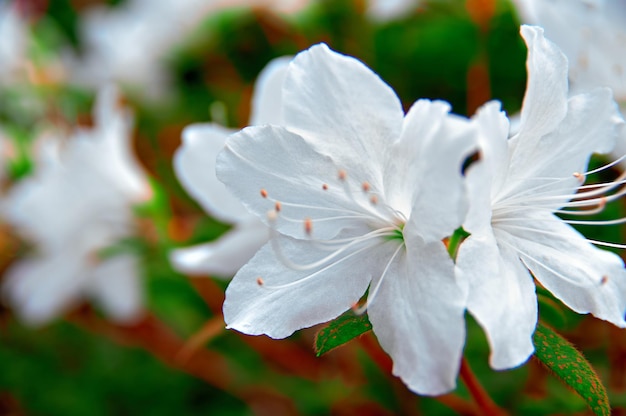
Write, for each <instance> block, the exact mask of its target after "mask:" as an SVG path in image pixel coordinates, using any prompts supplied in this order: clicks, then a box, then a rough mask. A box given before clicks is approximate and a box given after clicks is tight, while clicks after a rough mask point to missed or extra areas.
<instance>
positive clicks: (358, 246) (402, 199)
mask: <svg viewBox="0 0 626 416" xmlns="http://www.w3.org/2000/svg"><path fill="white" fill-rule="evenodd" d="M282 99H283V102H282V103H283V104H282V117H283V119H282V123H281V124H282V126H275V125H270V126H253V127H248V128H246V129H244V130H242V131H241V132H240V133H237V134H235V135H232V136H230V137H229V138H228V140H227V141H226V146H225V148H224V150H223V151H222V152H221V153H220V154H219V156H218V158H217V176H218V178H219V179H220V180H222V181H223V182H224V183H225V184H226V186H227V187H228V188H229V189H230V190H232V191H233V193H234V194H235V195H236V196H238V197H240V198H241V200H242V201H243V202H244V205H245V206H246V207H247V208H248V209H249V210H250V211H252V212H253V213H254V214H255V215H257V216H258V217H260V218H262V219H264V220H265V221H266V222H268V223H269V225H270V226H271V229H272V234H273V235H272V237H271V238H270V242H269V243H267V244H266V245H265V246H263V248H261V250H260V251H259V252H258V253H257V254H256V255H255V256H254V257H253V258H252V259H251V260H250V261H249V262H248V263H247V264H246V265H245V266H243V267H242V268H241V270H240V271H239V272H238V273H237V274H236V275H235V277H234V279H233V280H232V282H231V283H230V285H229V287H228V289H227V291H226V301H225V303H224V319H225V321H226V323H227V325H228V327H229V328H231V329H236V330H238V331H241V332H244V333H246V334H251V335H257V334H266V335H269V336H270V337H273V338H284V337H286V336H289V335H290V334H292V333H293V332H294V331H296V330H298V329H300V328H305V327H309V326H312V325H315V324H319V323H321V322H326V321H328V320H331V319H334V318H336V317H337V316H339V315H340V314H341V313H343V312H345V311H346V310H348V309H349V308H350V307H351V306H354V307H355V308H356V309H357V311H361V310H365V309H367V310H368V314H369V318H370V320H371V322H372V325H373V329H374V332H375V334H376V336H377V337H378V339H379V341H380V343H381V345H382V347H383V348H384V349H385V350H386V351H387V352H388V353H389V354H390V355H391V357H392V359H393V361H394V367H393V372H394V374H396V375H398V376H399V377H401V378H402V380H403V381H404V382H405V383H406V384H407V385H408V386H409V388H410V389H412V390H414V391H417V392H419V393H422V394H440V393H444V392H446V391H449V390H451V389H452V388H453V387H454V385H455V380H456V375H457V372H458V369H459V365H460V360H461V353H462V348H463V344H464V339H465V322H464V311H465V300H466V290H465V286H464V284H463V283H462V282H458V281H457V280H456V278H455V275H454V263H453V262H452V260H451V258H450V257H449V255H448V253H447V251H446V247H445V246H444V244H443V243H442V241H441V240H442V239H443V238H444V237H446V236H448V235H450V234H451V233H452V232H453V231H454V229H455V228H457V227H458V226H459V225H460V224H461V222H462V220H463V218H464V216H465V211H466V198H465V188H464V182H463V178H462V175H461V165H462V163H463V161H464V160H465V158H466V157H467V156H468V154H469V153H470V152H471V151H472V150H473V149H474V147H475V145H476V130H475V129H474V128H473V125H472V124H470V123H469V120H466V119H464V118H461V117H457V116H454V115H450V114H449V110H450V107H449V105H448V104H446V103H444V102H440V101H435V102H431V101H428V100H420V101H418V102H416V103H415V104H414V105H413V106H412V107H411V109H410V110H409V112H408V114H406V116H405V114H404V111H403V109H402V105H401V103H400V100H399V99H398V97H397V96H396V95H395V93H394V92H393V90H392V89H391V88H390V87H389V86H388V85H387V84H385V83H384V82H383V81H382V80H381V79H380V78H379V77H378V76H377V75H376V74H374V73H373V72H371V71H370V70H369V69H368V68H367V67H366V66H365V65H363V64H362V63H361V62H359V61H357V60H356V59H353V58H350V57H346V56H343V55H340V54H338V53H335V52H333V51H331V50H330V49H329V48H328V47H326V46H325V45H317V46H313V47H312V48H310V49H309V50H307V51H305V52H302V53H300V54H298V55H297V56H296V57H295V58H294V60H293V61H292V63H291V64H290V65H289V67H288V69H287V74H286V77H285V81H284V83H283V95H282ZM268 212H269V213H268ZM368 287H369V295H368V299H367V301H366V303H364V304H363V305H361V306H357V305H356V304H357V302H359V299H360V298H361V297H362V296H363V295H364V293H365V292H366V291H367V289H368Z"/></svg>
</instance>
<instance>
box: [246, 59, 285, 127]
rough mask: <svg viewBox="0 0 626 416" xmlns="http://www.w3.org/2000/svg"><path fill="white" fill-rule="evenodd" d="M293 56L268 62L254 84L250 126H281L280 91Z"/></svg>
mask: <svg viewBox="0 0 626 416" xmlns="http://www.w3.org/2000/svg"><path fill="white" fill-rule="evenodd" d="M292 59H293V56H282V57H280V58H276V59H273V60H272V61H270V62H269V63H268V64H267V65H266V66H265V68H263V70H262V71H261V73H260V74H259V76H258V78H257V80H256V83H255V84H254V95H253V96H252V111H251V114H250V125H252V126H255V125H260V124H281V123H282V120H283V117H282V89H283V81H284V80H285V75H286V74H287V67H288V66H289V63H290V62H291V61H292Z"/></svg>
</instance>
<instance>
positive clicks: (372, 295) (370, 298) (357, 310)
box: [353, 242, 404, 315]
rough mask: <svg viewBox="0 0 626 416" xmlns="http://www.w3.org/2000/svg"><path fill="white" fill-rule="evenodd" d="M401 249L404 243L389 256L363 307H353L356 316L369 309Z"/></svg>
mask: <svg viewBox="0 0 626 416" xmlns="http://www.w3.org/2000/svg"><path fill="white" fill-rule="evenodd" d="M403 247H404V242H403V243H402V244H400V245H399V246H398V248H397V249H396V251H394V252H393V255H392V256H391V258H390V259H389V261H388V262H387V265H386V266H385V269H384V270H383V273H382V274H381V275H380V278H379V279H378V282H376V286H374V290H372V291H371V292H370V293H369V295H368V296H367V300H366V301H365V303H364V304H363V305H361V306H358V307H353V310H354V313H356V314H357V315H362V314H363V313H364V312H365V311H366V310H367V308H369V307H370V305H371V304H372V303H373V302H374V299H375V298H376V295H377V294H378V291H379V290H380V287H381V285H382V283H383V280H384V279H385V275H386V274H387V270H389V267H391V264H392V263H393V261H394V259H395V258H396V256H397V255H398V253H399V252H400V249H402V248H403Z"/></svg>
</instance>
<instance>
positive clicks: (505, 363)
mask: <svg viewBox="0 0 626 416" xmlns="http://www.w3.org/2000/svg"><path fill="white" fill-rule="evenodd" d="M456 264H457V270H458V272H459V277H460V278H461V279H466V280H467V281H468V282H469V284H470V291H469V297H468V310H469V311H470V313H471V314H472V315H473V316H474V317H475V318H476V320H477V321H478V323H479V324H480V325H481V326H482V327H483V329H484V330H485V332H486V334H487V339H488V341H489V345H490V347H491V357H490V360H489V361H490V364H491V367H492V368H494V369H496V370H502V369H507V368H512V367H516V366H518V365H520V364H522V363H524V362H525V361H526V360H527V359H528V357H529V356H530V355H531V354H532V353H533V351H534V347H533V342H532V336H533V333H534V331H535V326H536V324H537V297H536V295H535V283H534V281H533V278H532V276H531V275H530V273H529V272H528V270H527V269H526V267H525V266H524V265H523V264H522V262H521V261H520V260H519V256H518V255H517V253H516V252H514V251H512V250H511V249H510V248H508V247H506V246H502V247H498V246H497V244H496V241H495V239H494V236H493V234H491V233H490V232H485V233H483V234H482V235H477V234H474V235H472V236H470V237H469V238H468V239H467V240H465V241H464V242H463V244H461V247H460V248H459V253H458V256H457V262H456Z"/></svg>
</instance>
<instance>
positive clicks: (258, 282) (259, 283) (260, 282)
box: [256, 277, 265, 286]
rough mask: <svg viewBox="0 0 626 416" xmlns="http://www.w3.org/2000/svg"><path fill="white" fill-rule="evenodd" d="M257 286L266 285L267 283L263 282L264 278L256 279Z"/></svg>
mask: <svg viewBox="0 0 626 416" xmlns="http://www.w3.org/2000/svg"><path fill="white" fill-rule="evenodd" d="M256 284H257V285H259V286H263V285H264V284H265V282H264V281H263V279H262V278H260V277H257V278H256Z"/></svg>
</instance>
